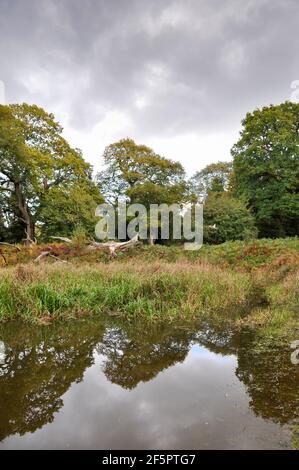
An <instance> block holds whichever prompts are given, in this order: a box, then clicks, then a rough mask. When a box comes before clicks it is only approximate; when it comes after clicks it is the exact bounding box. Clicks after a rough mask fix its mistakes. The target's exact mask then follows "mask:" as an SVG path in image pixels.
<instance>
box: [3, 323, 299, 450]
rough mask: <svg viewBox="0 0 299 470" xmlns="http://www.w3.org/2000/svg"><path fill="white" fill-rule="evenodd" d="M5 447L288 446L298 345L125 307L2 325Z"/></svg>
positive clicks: (298, 385)
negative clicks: (141, 316) (150, 317)
mask: <svg viewBox="0 0 299 470" xmlns="http://www.w3.org/2000/svg"><path fill="white" fill-rule="evenodd" d="M0 341H1V352H0V382H1V385H0V407H1V414H0V449H39V448H42V449H48V448H49V449H54V448H55V449H68V448H70V449H85V448H88V449H92V448H94V449H115V448H118V449H127V448H129V449H138V448H145V449H162V448H163V449H281V448H283V449H285V448H290V447H291V441H292V431H291V430H292V426H293V424H294V423H296V422H298V416H299V413H298V405H299V401H298V399H299V366H296V365H293V364H292V363H291V361H290V354H291V351H290V349H289V344H288V343H286V344H284V342H283V341H281V340H278V339H275V338H273V339H272V340H271V338H270V339H268V340H267V341H262V340H261V339H259V338H258V337H257V336H256V333H254V332H253V331H249V330H246V331H242V332H234V331H229V330H226V329H225V328H220V327H215V326H214V327H212V326H211V325H207V324H205V325H192V326H190V325H184V323H181V324H177V325H172V326H169V325H163V324H162V325H161V324H160V325H156V326H152V327H149V326H144V325H141V324H137V325H136V324H135V325H134V324H128V323H127V324H126V323H120V322H119V321H118V320H116V319H114V318H105V319H96V320H94V319H93V320H92V319H87V320H76V321H73V322H68V323H56V324H53V325H51V326H43V327H32V326H31V327H29V326H25V325H23V324H18V323H11V324H7V325H3V326H1V328H0Z"/></svg>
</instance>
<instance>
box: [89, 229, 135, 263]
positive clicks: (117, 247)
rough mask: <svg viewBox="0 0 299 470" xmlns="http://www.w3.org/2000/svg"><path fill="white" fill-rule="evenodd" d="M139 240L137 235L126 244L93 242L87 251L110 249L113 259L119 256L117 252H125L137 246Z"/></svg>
mask: <svg viewBox="0 0 299 470" xmlns="http://www.w3.org/2000/svg"><path fill="white" fill-rule="evenodd" d="M138 240H139V235H138V234H137V235H135V237H134V238H132V239H131V240H128V241H126V242H106V243H99V242H95V241H93V242H91V243H90V244H89V245H88V246H87V250H103V249H108V250H109V253H110V256H111V258H115V257H116V256H117V254H116V252H117V251H125V250H126V249H127V248H129V247H130V246H133V245H135V244H136V243H137V242H138Z"/></svg>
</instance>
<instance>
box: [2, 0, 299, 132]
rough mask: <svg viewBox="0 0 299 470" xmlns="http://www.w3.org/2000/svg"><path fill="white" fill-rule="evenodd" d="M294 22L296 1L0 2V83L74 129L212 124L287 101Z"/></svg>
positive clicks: (298, 59)
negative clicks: (105, 121) (121, 118)
mask: <svg viewBox="0 0 299 470" xmlns="http://www.w3.org/2000/svg"><path fill="white" fill-rule="evenodd" d="M298 20H299V4H298V1H297V0H284V1H283V2H282V1H281V0H243V1H242V2H240V1H239V0H185V1H180V0H173V1H171V0H163V1H159V0H138V1H137V0H128V1H123V0H105V1H103V0H83V1H82V0H42V1H41V0H26V1H23V0H14V1H11V0H0V37H1V41H0V57H1V62H0V79H2V80H3V81H4V82H5V83H6V89H7V96H8V100H9V101H25V100H26V101H29V102H36V103H38V104H41V105H43V106H44V107H45V108H46V109H50V110H52V109H53V110H55V109H57V108H59V109H64V110H65V112H66V114H67V115H68V117H69V119H70V122H71V125H72V126H73V127H77V128H84V127H88V126H91V125H93V124H95V123H96V122H97V121H98V120H100V119H102V118H103V117H104V116H105V114H106V113H107V112H108V111H109V110H119V111H122V112H123V113H126V114H127V115H128V116H129V117H130V118H131V120H132V121H133V123H134V126H135V127H136V129H138V133H139V135H141V136H142V135H144V136H150V135H163V136H171V135H175V134H182V133H187V132H201V133H202V132H207V133H208V132H216V131H219V130H220V129H221V130H225V129H226V128H231V127H232V126H235V125H237V123H238V122H239V121H240V118H241V117H242V116H243V115H244V113H245V112H246V111H247V110H251V109H252V108H254V107H256V106H261V105H264V104H269V103H271V102H280V101H283V100H285V99H288V98H289V96H290V93H291V90H290V83H291V81H292V80H295V79H298V78H299V55H298V42H299V39H298ZM138 103H139V106H138ZM140 103H141V104H140Z"/></svg>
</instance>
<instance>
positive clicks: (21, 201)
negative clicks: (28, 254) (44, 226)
mask: <svg viewBox="0 0 299 470" xmlns="http://www.w3.org/2000/svg"><path fill="white" fill-rule="evenodd" d="M14 186H15V195H16V198H17V203H18V208H19V211H20V213H21V217H22V221H23V222H24V224H25V225H26V242H27V243H31V242H33V241H34V238H35V226H34V221H33V217H32V215H31V214H30V211H29V209H28V206H27V203H26V199H25V196H24V194H23V192H22V187H21V183H14Z"/></svg>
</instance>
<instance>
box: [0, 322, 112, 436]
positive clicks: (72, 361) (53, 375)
mask: <svg viewBox="0 0 299 470" xmlns="http://www.w3.org/2000/svg"><path fill="white" fill-rule="evenodd" d="M1 333H2V334H1V337H2V338H3V340H4V342H5V363H4V364H2V365H1V366H0V378H1V380H0V382H1V383H0V403H1V408H2V411H1V421H0V440H2V439H4V438H5V437H6V436H8V435H10V434H15V433H19V434H21V435H22V434H24V433H26V432H34V431H35V430H36V429H38V428H40V427H42V426H43V425H44V424H45V423H50V422H52V421H53V419H54V413H55V412H57V411H58V410H59V409H60V408H61V407H62V405H63V400H62V398H61V397H62V395H63V394H64V393H65V392H66V391H67V390H68V388H69V387H70V385H71V384H72V383H73V382H80V381H81V380H82V377H83V373H84V371H85V369H86V368H87V367H89V366H90V365H91V364H92V363H93V349H94V347H95V345H96V344H97V343H98V342H99V341H100V340H101V337H102V334H103V330H102V329H101V328H100V327H99V326H97V327H95V325H94V324H90V322H87V323H85V322H80V323H77V324H76V325H74V324H72V325H66V324H59V325H58V324H57V325H55V326H51V327H50V328H47V327H45V328H44V327H43V328H42V329H40V328H28V327H24V326H20V325H19V326H11V327H5V328H4V329H2V332H1Z"/></svg>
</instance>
